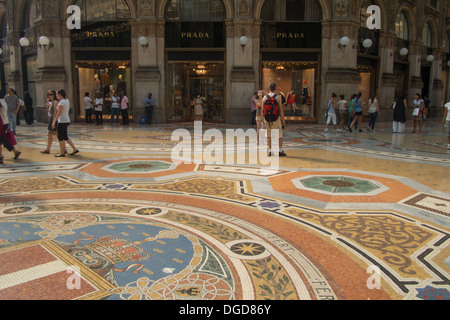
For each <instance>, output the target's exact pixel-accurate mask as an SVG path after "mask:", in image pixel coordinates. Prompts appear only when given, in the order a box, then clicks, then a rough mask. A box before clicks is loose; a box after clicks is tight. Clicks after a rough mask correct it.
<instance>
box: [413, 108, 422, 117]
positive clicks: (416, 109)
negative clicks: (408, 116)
mask: <svg viewBox="0 0 450 320" xmlns="http://www.w3.org/2000/svg"><path fill="white" fill-rule="evenodd" d="M419 114H420V108H414V111H413V114H412V115H413V116H414V117H418V116H419Z"/></svg>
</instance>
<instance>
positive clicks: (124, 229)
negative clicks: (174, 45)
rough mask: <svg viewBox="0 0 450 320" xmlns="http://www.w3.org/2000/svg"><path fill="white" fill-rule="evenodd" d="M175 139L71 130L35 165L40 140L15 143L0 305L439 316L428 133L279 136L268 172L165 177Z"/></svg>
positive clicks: (439, 189)
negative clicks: (105, 304) (129, 304)
mask: <svg viewBox="0 0 450 320" xmlns="http://www.w3.org/2000/svg"><path fill="white" fill-rule="evenodd" d="M180 127H182V128H184V129H188V130H192V129H193V126H192V125H191V124H183V125H162V126H158V127H145V126H134V127H130V128H124V127H117V126H116V127H111V126H104V127H96V126H91V127H89V126H85V125H72V126H71V127H70V134H71V137H72V139H73V140H74V142H75V143H76V145H77V147H78V148H79V149H80V151H81V152H80V154H78V155H77V156H73V157H70V156H67V157H65V158H55V157H53V154H55V153H56V152H57V151H58V150H57V145H56V143H55V144H54V145H53V150H52V153H53V154H52V155H42V154H40V152H39V151H40V150H42V149H44V148H45V143H46V136H45V129H46V127H45V126H44V125H34V126H32V127H24V126H21V127H19V128H18V130H17V131H18V136H17V139H18V142H19V146H18V148H19V149H20V150H21V151H22V152H23V155H22V156H21V158H20V160H18V161H14V160H13V159H12V158H13V157H12V155H10V154H7V155H6V156H5V164H4V165H2V166H0V299H3V300H9V299H14V300H18V299H40V300H42V299H44V300H47V299H49V300H56V299H64V300H67V299H80V300H98V299H109V300H114V299H119V300H120V299H124V300H128V299H163V300H173V299H177V300H179V299H186V300H214V299H216V300H229V299H237V300H264V299H269V300H321V299H338V300H368V299H370V300H389V299H393V300H417V299H422V300H450V247H449V244H450V184H449V181H450V176H449V173H450V170H449V167H450V150H448V149H447V142H446V139H447V138H446V133H445V130H446V129H444V128H442V126H440V125H439V124H438V122H437V121H436V122H434V123H433V122H431V121H427V122H426V123H425V131H424V133H423V134H420V135H418V134H416V135H414V134H411V133H407V134H392V133H391V128H390V124H387V123H386V124H379V125H378V129H377V131H376V132H375V133H367V132H364V133H351V134H348V133H337V132H334V131H332V132H329V133H324V130H323V129H324V128H323V127H322V126H316V125H303V126H299V125H298V126H294V125H290V126H288V128H287V130H286V132H285V133H284V137H285V147H284V149H285V151H286V153H287V154H288V157H286V158H281V159H280V169H279V170H278V171H270V170H268V171H267V170H266V171H264V170H262V168H261V166H257V165H249V164H245V163H241V164H236V165H226V164H220V165H207V164H189V163H182V164H176V163H174V162H173V161H172V159H171V151H172V150H173V147H174V146H175V145H176V142H172V141H171V136H172V132H173V131H174V130H175V129H178V128H180ZM210 128H213V126H212V125H205V126H204V129H210ZM216 128H218V129H219V130H222V131H223V130H225V129H226V127H225V126H223V125H219V126H217V127H216ZM238 149H239V146H238ZM245 150H246V149H244V151H245ZM69 151H70V150H69Z"/></svg>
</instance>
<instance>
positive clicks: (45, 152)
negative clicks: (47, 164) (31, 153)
mask: <svg viewBox="0 0 450 320" xmlns="http://www.w3.org/2000/svg"><path fill="white" fill-rule="evenodd" d="M41 153H42V154H50V151H48V150H42V151H41Z"/></svg>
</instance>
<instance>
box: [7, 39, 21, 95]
mask: <svg viewBox="0 0 450 320" xmlns="http://www.w3.org/2000/svg"><path fill="white" fill-rule="evenodd" d="M19 38H20V36H19V33H18V32H16V31H8V34H7V39H6V43H7V47H8V51H7V52H8V53H9V61H10V66H11V69H10V73H9V74H6V75H5V76H6V82H7V83H8V88H12V89H14V90H16V91H17V94H18V95H19V97H21V98H22V99H23V83H22V56H21V51H20V45H19ZM5 94H6V93H5Z"/></svg>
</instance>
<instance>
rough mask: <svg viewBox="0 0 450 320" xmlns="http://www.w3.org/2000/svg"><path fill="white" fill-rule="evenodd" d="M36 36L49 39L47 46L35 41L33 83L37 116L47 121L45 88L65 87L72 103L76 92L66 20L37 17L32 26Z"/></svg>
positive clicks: (40, 120) (38, 118)
mask: <svg viewBox="0 0 450 320" xmlns="http://www.w3.org/2000/svg"><path fill="white" fill-rule="evenodd" d="M35 29H36V36H37V37H36V38H37V41H39V38H40V37H41V36H46V37H47V38H48V39H49V40H50V44H49V45H48V46H45V47H44V46H40V45H39V42H38V49H37V51H38V57H37V72H36V75H35V78H34V81H35V82H36V100H37V101H36V119H37V121H39V122H47V121H48V117H47V113H46V111H45V102H46V99H47V91H48V90H55V91H58V90H60V89H64V90H65V91H66V93H67V98H68V99H69V100H70V101H71V102H72V103H74V102H75V101H76V100H75V93H74V88H73V85H72V84H73V81H72V76H73V72H72V68H73V66H72V52H71V38H70V31H69V29H68V28H67V25H66V22H65V21H60V20H39V21H37V22H36V25H35Z"/></svg>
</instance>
